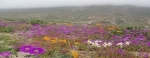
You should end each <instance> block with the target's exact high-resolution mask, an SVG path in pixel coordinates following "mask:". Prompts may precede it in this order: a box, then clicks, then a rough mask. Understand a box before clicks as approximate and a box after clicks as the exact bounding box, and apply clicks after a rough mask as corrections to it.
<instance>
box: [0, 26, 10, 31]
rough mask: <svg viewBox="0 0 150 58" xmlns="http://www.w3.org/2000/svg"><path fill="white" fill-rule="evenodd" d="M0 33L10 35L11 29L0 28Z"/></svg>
mask: <svg viewBox="0 0 150 58" xmlns="http://www.w3.org/2000/svg"><path fill="white" fill-rule="evenodd" d="M0 32H6V33H10V32H12V28H11V27H4V26H0Z"/></svg>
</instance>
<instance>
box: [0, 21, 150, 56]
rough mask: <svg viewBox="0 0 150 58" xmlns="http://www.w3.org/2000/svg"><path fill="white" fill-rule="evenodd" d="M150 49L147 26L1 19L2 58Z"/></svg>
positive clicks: (130, 52)
mask: <svg viewBox="0 0 150 58" xmlns="http://www.w3.org/2000/svg"><path fill="white" fill-rule="evenodd" d="M149 52H150V30H149V29H148V28H147V29H146V28H142V27H136V26H127V27H122V26H117V25H105V24H102V23H95V24H71V23H61V24H59V23H56V24H53V23H41V24H38V23H27V22H18V21H16V22H15V21H4V20H1V21H0V58H149V57H150V53H149Z"/></svg>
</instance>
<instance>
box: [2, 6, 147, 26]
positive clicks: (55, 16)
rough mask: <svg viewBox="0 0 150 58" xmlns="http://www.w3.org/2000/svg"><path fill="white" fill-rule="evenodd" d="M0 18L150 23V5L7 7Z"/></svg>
mask: <svg viewBox="0 0 150 58" xmlns="http://www.w3.org/2000/svg"><path fill="white" fill-rule="evenodd" d="M0 19H7V20H32V19H37V20H44V21H51V22H54V21H55V22H65V21H69V22H89V21H92V22H103V23H106V24H135V25H136V24H139V25H149V23H150V7H138V6H130V5H122V6H112V5H101V6H96V5H91V6H82V7H76V6H74V7H73V6H72V7H71V6H70V7H51V8H28V9H5V10H2V9H1V10H0Z"/></svg>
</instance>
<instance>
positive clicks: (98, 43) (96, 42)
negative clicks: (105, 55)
mask: <svg viewBox="0 0 150 58" xmlns="http://www.w3.org/2000/svg"><path fill="white" fill-rule="evenodd" d="M87 44H90V45H91V46H95V47H109V46H112V45H117V46H120V47H123V46H128V45H129V44H130V41H126V42H125V43H123V42H119V43H115V42H113V41H111V42H105V41H101V40H94V41H90V40H88V41H87Z"/></svg>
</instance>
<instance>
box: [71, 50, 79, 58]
mask: <svg viewBox="0 0 150 58" xmlns="http://www.w3.org/2000/svg"><path fill="white" fill-rule="evenodd" d="M71 54H72V56H73V58H79V53H78V52H77V51H75V50H71Z"/></svg>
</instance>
